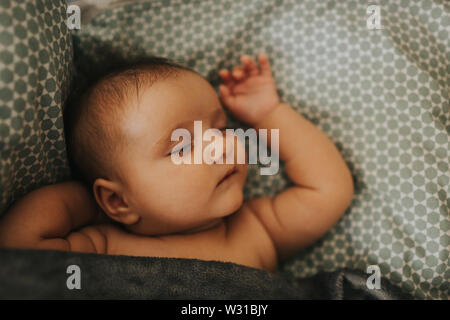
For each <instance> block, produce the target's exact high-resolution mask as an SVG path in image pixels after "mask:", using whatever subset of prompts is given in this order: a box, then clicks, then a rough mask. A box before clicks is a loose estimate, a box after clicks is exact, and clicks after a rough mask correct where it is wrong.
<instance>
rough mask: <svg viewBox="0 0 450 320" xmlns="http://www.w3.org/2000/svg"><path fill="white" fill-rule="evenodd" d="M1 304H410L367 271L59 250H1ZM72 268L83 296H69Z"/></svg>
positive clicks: (397, 292)
mask: <svg viewBox="0 0 450 320" xmlns="http://www.w3.org/2000/svg"><path fill="white" fill-rule="evenodd" d="M0 261H1V263H0V299H270V300H271V299H409V298H410V297H409V296H406V295H404V294H402V293H401V292H400V290H399V289H398V288H397V287H394V286H392V285H390V284H389V283H388V282H387V281H386V280H384V279H382V280H381V289H379V290H369V289H368V288H367V287H366V279H367V276H368V275H366V274H364V273H361V272H360V271H353V270H346V269H343V270H339V271H336V272H332V273H319V274H317V275H316V276H314V277H312V278H308V279H301V280H298V279H286V278H283V277H282V276H281V275H272V274H270V273H267V272H265V271H262V270H258V269H253V268H249V267H245V266H241V265H238V264H234V263H224V262H211V261H209V262H206V261H201V260H195V259H174V258H144V257H128V256H108V255H98V254H89V253H73V252H64V251H52V250H14V249H0ZM70 265H77V266H79V268H80V271H81V273H80V274H81V277H80V279H81V281H80V284H81V289H79V290H77V289H73V290H69V289H68V288H67V284H66V283H67V279H68V277H70V276H71V274H68V273H67V268H68V266H70Z"/></svg>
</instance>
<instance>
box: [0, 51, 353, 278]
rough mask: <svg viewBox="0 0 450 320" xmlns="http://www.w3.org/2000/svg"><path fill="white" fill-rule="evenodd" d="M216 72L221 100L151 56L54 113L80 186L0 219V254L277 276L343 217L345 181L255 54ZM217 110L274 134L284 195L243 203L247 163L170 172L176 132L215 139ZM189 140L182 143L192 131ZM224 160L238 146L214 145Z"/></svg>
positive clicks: (349, 186)
mask: <svg viewBox="0 0 450 320" xmlns="http://www.w3.org/2000/svg"><path fill="white" fill-rule="evenodd" d="M241 62H242V64H241V65H238V66H236V67H234V68H233V69H232V70H231V72H230V71H228V70H226V69H223V70H220V72H219V76H220V78H221V80H222V84H220V86H219V91H220V99H219V96H218V95H217V93H216V92H215V90H214V88H213V87H212V86H211V85H210V84H209V83H208V81H206V80H205V79H204V78H203V77H202V76H200V75H199V74H197V73H196V72H195V71H192V70H190V69H187V68H185V67H182V66H179V65H177V64H175V63H173V62H171V61H169V60H167V59H164V58H157V57H154V58H152V59H149V60H148V61H147V62H145V63H136V64H134V65H131V66H128V67H127V68H122V69H118V70H116V71H114V72H111V73H109V74H108V75H106V76H104V77H102V78H101V79H100V80H99V81H97V82H96V83H95V84H94V85H93V86H91V87H90V88H89V90H88V91H87V92H86V93H85V94H84V95H83V96H82V98H81V100H80V101H79V103H78V104H77V107H76V108H72V109H71V110H69V111H68V113H67V114H65V121H66V128H65V130H66V133H67V139H66V141H67V145H68V152H69V158H70V159H71V163H72V165H73V166H74V167H75V168H76V170H78V171H79V173H80V175H81V177H82V179H83V181H84V183H81V182H77V181H70V182H64V183H59V184H55V185H49V186H45V187H43V188H39V189H37V190H34V191H33V192H31V193H29V194H27V195H26V196H25V197H23V198H21V199H20V200H18V201H17V202H16V203H15V204H14V205H13V206H12V207H11V208H10V210H9V211H8V212H7V213H5V215H4V216H3V217H2V218H1V220H0V245H1V246H3V247H15V248H36V249H55V250H71V251H81V252H94V253H101V254H113V255H130V256H157V257H178V258H195V259H202V260H218V261H226V262H234V263H237V264H242V265H246V266H249V267H254V268H259V269H263V270H266V271H269V272H276V270H277V264H278V262H279V261H282V260H283V259H286V258H287V257H289V256H291V255H293V254H294V253H296V252H298V251H299V250H301V249H302V248H305V247H306V246H308V245H310V244H312V243H314V242H315V241H316V240H318V239H319V238H320V237H321V236H323V235H324V234H325V233H326V232H327V231H328V230H329V229H330V228H331V227H332V226H333V225H334V224H335V223H336V222H337V221H338V220H339V218H340V217H341V216H342V215H343V213H344V212H345V210H346V209H347V207H348V206H349V205H350V203H351V201H352V197H353V192H354V190H353V180H352V176H351V174H350V172H349V169H348V168H347V166H346V164H345V161H344V160H343V159H342V157H341V155H340V154H339V152H338V150H337V149H336V147H335V146H334V144H333V143H332V141H331V140H329V138H328V137H327V136H326V135H325V134H324V133H323V132H322V131H320V130H319V129H318V128H316V127H315V126H314V125H313V124H311V123H310V122H309V121H307V120H306V119H305V118H304V117H302V116H301V115H300V114H299V113H298V112H296V111H295V110H294V109H293V108H292V107H290V106H289V105H287V104H286V103H282V102H281V101H280V99H279V97H278V94H277V91H276V85H275V83H274V79H273V77H272V71H271V66H270V63H269V60H268V58H267V56H266V55H265V54H259V55H258V57H257V61H254V60H253V58H252V57H250V56H249V55H244V56H242V57H241ZM222 103H223V105H224V106H225V107H226V108H227V109H228V110H229V111H230V113H231V114H232V115H233V116H234V117H236V118H237V119H238V120H240V121H242V122H244V123H247V124H248V125H249V126H251V127H253V128H255V129H256V130H257V132H258V130H259V129H267V132H268V137H267V141H268V143H270V141H271V138H270V133H271V129H278V130H279V131H278V132H279V157H280V159H281V160H282V161H284V164H285V169H286V173H287V174H288V175H289V178H290V179H291V180H292V182H294V184H295V185H294V186H293V187H291V188H289V189H286V190H284V191H283V192H280V193H279V194H278V195H276V196H275V197H273V198H271V197H259V198H254V199H250V200H248V201H245V202H244V201H243V187H244V183H245V180H246V175H247V167H246V164H240V163H236V161H234V162H233V163H234V164H227V163H226V162H225V161H223V164H219V163H213V164H207V163H205V162H203V163H201V164H194V162H193V161H191V163H192V164H186V163H182V164H175V163H174V162H173V161H172V157H171V156H172V154H173V152H177V153H179V154H180V155H182V156H183V157H191V156H193V153H194V152H193V151H194V150H195V148H205V147H206V145H207V144H203V145H200V146H199V145H195V144H193V146H192V150H189V149H190V148H187V147H186V148H184V147H183V148H182V149H179V148H176V149H177V150H174V149H175V148H174V146H175V145H177V144H178V141H172V140H171V133H172V132H173V130H175V129H177V128H186V129H187V130H189V131H190V132H192V130H193V126H194V121H196V120H201V121H202V128H203V130H206V129H210V128H217V129H219V130H222V131H223V130H224V129H225V128H226V125H227V117H226V113H225V110H224V109H223V108H222ZM192 136H193V134H192ZM223 139H224V143H223V146H224V148H223V149H224V150H223V155H220V156H223V158H224V159H225V157H227V155H229V154H232V152H231V151H232V150H229V149H230V148H235V149H233V151H235V152H234V154H235V155H236V154H237V152H236V151H237V148H242V147H243V146H242V142H239V139H236V136H233V137H232V140H231V141H233V139H234V142H235V143H234V144H230V143H225V140H226V139H225V135H223Z"/></svg>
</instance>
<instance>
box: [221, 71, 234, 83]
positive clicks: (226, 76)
mask: <svg viewBox="0 0 450 320" xmlns="http://www.w3.org/2000/svg"><path fill="white" fill-rule="evenodd" d="M219 76H220V77H221V78H222V81H223V83H224V84H225V85H226V86H228V87H229V86H232V85H233V84H234V82H235V81H234V80H233V77H232V76H231V74H230V72H229V71H228V70H227V69H222V70H220V71H219Z"/></svg>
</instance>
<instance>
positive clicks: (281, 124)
mask: <svg viewBox="0 0 450 320" xmlns="http://www.w3.org/2000/svg"><path fill="white" fill-rule="evenodd" d="M259 60H260V64H261V72H259V71H257V67H256V65H255V63H254V62H253V61H252V60H251V58H249V57H248V56H247V57H245V56H244V57H243V58H242V59H241V61H242V62H243V66H242V67H241V66H240V67H235V68H234V70H233V74H232V75H231V74H229V73H228V72H227V71H224V70H222V71H221V76H222V78H223V80H224V82H225V86H223V85H222V86H221V87H220V91H221V94H222V99H223V101H224V103H225V105H227V107H228V108H229V109H230V111H231V112H232V113H233V114H234V115H235V116H237V117H239V118H240V119H241V120H245V122H247V123H249V124H250V125H252V126H253V127H255V129H261V128H263V129H268V138H267V140H268V143H270V141H271V137H270V129H279V148H280V150H279V155H280V159H281V160H283V161H284V163H285V168H286V172H287V174H288V175H289V178H290V179H291V180H292V181H293V182H294V183H295V186H293V187H291V188H289V189H287V190H285V191H283V192H281V193H279V194H278V195H277V196H276V197H274V198H269V197H260V198H256V199H252V200H249V201H247V202H246V203H245V204H244V206H247V207H248V208H249V209H250V210H251V211H252V212H253V213H254V214H255V215H256V216H257V218H258V219H259V221H260V222H261V223H262V225H263V226H264V227H265V230H266V231H267V233H268V235H269V237H270V238H271V239H272V241H273V243H274V245H275V247H276V249H277V253H278V256H279V258H280V259H285V258H287V257H289V256H290V255H292V254H294V253H295V252H297V251H298V250H299V249H301V248H304V247H305V246H308V245H310V244H312V243H313V242H315V241H316V240H318V239H319V238H320V237H321V236H322V235H324V234H325V233H326V232H327V231H328V230H329V229H330V228H331V227H332V226H333V225H334V224H335V223H336V222H337V221H338V219H339V218H340V217H341V216H342V214H343V213H344V212H345V210H346V208H347V207H348V206H349V204H350V203H351V200H352V198H353V192H354V190H353V180H352V176H351V174H350V171H349V169H348V168H347V166H346V164H345V161H344V160H343V159H342V157H341V155H340V154H339V152H338V150H337V149H336V147H335V146H334V144H333V142H332V141H331V140H330V139H329V138H328V137H327V136H326V135H325V133H323V132H322V131H321V130H319V129H318V128H317V127H315V126H314V125H313V124H312V123H310V122H309V121H307V120H306V119H305V118H304V117H302V116H301V115H300V114H299V113H297V112H296V111H295V110H294V109H292V108H291V107H290V106H289V105H287V104H284V103H280V102H279V101H278V95H277V94H276V88H275V85H274V83H273V79H272V75H271V70H270V65H269V62H268V60H267V57H265V56H264V55H260V57H259ZM255 68H256V70H255ZM232 76H233V78H232ZM264 79H265V80H264ZM263 80H264V81H263ZM261 84H263V85H261ZM259 87H261V89H259ZM260 110H262V111H260Z"/></svg>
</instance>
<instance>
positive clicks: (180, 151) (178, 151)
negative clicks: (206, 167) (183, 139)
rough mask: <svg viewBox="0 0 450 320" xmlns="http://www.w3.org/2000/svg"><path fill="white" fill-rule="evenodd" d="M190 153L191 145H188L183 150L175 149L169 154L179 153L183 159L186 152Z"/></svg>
mask: <svg viewBox="0 0 450 320" xmlns="http://www.w3.org/2000/svg"><path fill="white" fill-rule="evenodd" d="M189 151H191V144H187V145H185V146H183V147H181V148H178V149H175V150H173V151H172V152H171V153H169V155H172V154H175V153H179V155H180V157H182V156H183V153H184V152H189Z"/></svg>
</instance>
